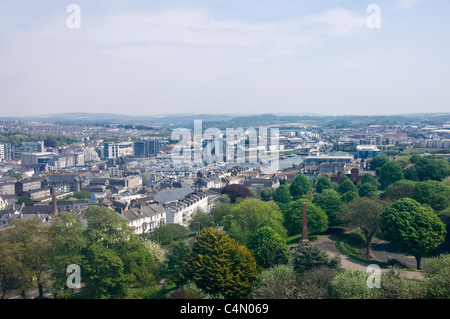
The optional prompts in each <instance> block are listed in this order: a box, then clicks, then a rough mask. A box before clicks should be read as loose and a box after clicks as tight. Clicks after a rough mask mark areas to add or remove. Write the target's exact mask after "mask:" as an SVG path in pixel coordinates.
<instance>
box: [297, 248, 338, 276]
mask: <svg viewBox="0 0 450 319" xmlns="http://www.w3.org/2000/svg"><path fill="white" fill-rule="evenodd" d="M292 264H293V266H294V270H295V271H296V272H298V273H304V272H306V271H308V270H311V269H314V268H319V267H327V268H331V269H338V268H340V266H341V261H340V258H339V257H334V258H332V259H330V258H329V256H328V254H327V253H326V251H324V250H323V249H322V248H320V247H319V246H316V245H313V244H306V245H305V244H301V243H300V244H299V245H298V247H297V250H296V251H295V252H294V253H293V254H292Z"/></svg>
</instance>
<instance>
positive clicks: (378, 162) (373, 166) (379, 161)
mask: <svg viewBox="0 0 450 319" xmlns="http://www.w3.org/2000/svg"><path fill="white" fill-rule="evenodd" d="M387 162H389V158H388V157H387V156H386V155H379V156H376V157H374V158H373V159H372V160H371V161H370V164H369V168H370V170H371V171H375V172H376V174H377V176H379V175H380V170H381V167H383V165H384V164H386V163H387Z"/></svg>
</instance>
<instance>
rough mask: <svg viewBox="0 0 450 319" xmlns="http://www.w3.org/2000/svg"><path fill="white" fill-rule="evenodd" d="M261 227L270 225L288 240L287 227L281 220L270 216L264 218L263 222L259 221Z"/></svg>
mask: <svg viewBox="0 0 450 319" xmlns="http://www.w3.org/2000/svg"><path fill="white" fill-rule="evenodd" d="M261 227H270V228H272V229H273V230H274V231H276V232H277V234H278V235H280V236H281V238H283V239H284V240H286V239H287V237H288V235H287V230H286V228H284V226H283V224H282V223H281V222H280V221H279V220H276V219H273V218H270V217H269V218H267V219H265V220H263V221H262V222H261V223H259V225H258V229H259V228H261Z"/></svg>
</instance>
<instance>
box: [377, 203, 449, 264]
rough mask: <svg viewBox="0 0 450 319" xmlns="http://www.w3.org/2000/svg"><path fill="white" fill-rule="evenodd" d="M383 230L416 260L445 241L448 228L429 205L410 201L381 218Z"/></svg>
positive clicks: (418, 262) (387, 211)
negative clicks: (446, 228)
mask: <svg viewBox="0 0 450 319" xmlns="http://www.w3.org/2000/svg"><path fill="white" fill-rule="evenodd" d="M381 230H382V232H383V235H384V236H385V238H386V239H387V240H389V241H391V242H393V243H396V244H398V245H399V246H401V247H402V248H403V249H404V250H405V251H406V252H408V253H411V254H412V255H413V256H414V257H415V258H416V260H417V269H420V267H421V258H422V256H423V255H425V254H428V253H430V252H431V251H432V250H433V249H435V248H437V247H438V246H439V245H440V244H441V243H443V242H444V240H445V234H446V230H445V225H444V224H443V223H442V222H441V221H440V219H439V218H438V217H437V216H436V214H435V213H434V211H433V210H432V209H431V208H429V207H428V206H422V205H421V204H419V203H418V202H416V201H415V200H413V199H411V198H402V199H399V200H398V201H396V202H394V203H392V204H391V205H389V206H388V207H386V210H385V211H384V212H383V213H382V215H381Z"/></svg>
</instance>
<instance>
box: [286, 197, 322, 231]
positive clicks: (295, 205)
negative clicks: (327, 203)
mask: <svg viewBox="0 0 450 319" xmlns="http://www.w3.org/2000/svg"><path fill="white" fill-rule="evenodd" d="M303 202H306V211H307V220H308V234H320V233H322V232H324V231H326V230H327V229H328V216H327V214H326V213H325V212H324V211H323V209H322V208H320V207H318V206H316V205H314V204H313V203H311V202H309V201H305V200H302V199H298V200H296V201H293V202H290V203H289V204H288V205H287V206H286V207H285V209H284V211H283V214H284V220H285V224H284V225H285V227H286V229H287V230H288V233H289V235H291V236H293V235H297V234H301V233H302V224H303V218H302V216H303Z"/></svg>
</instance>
